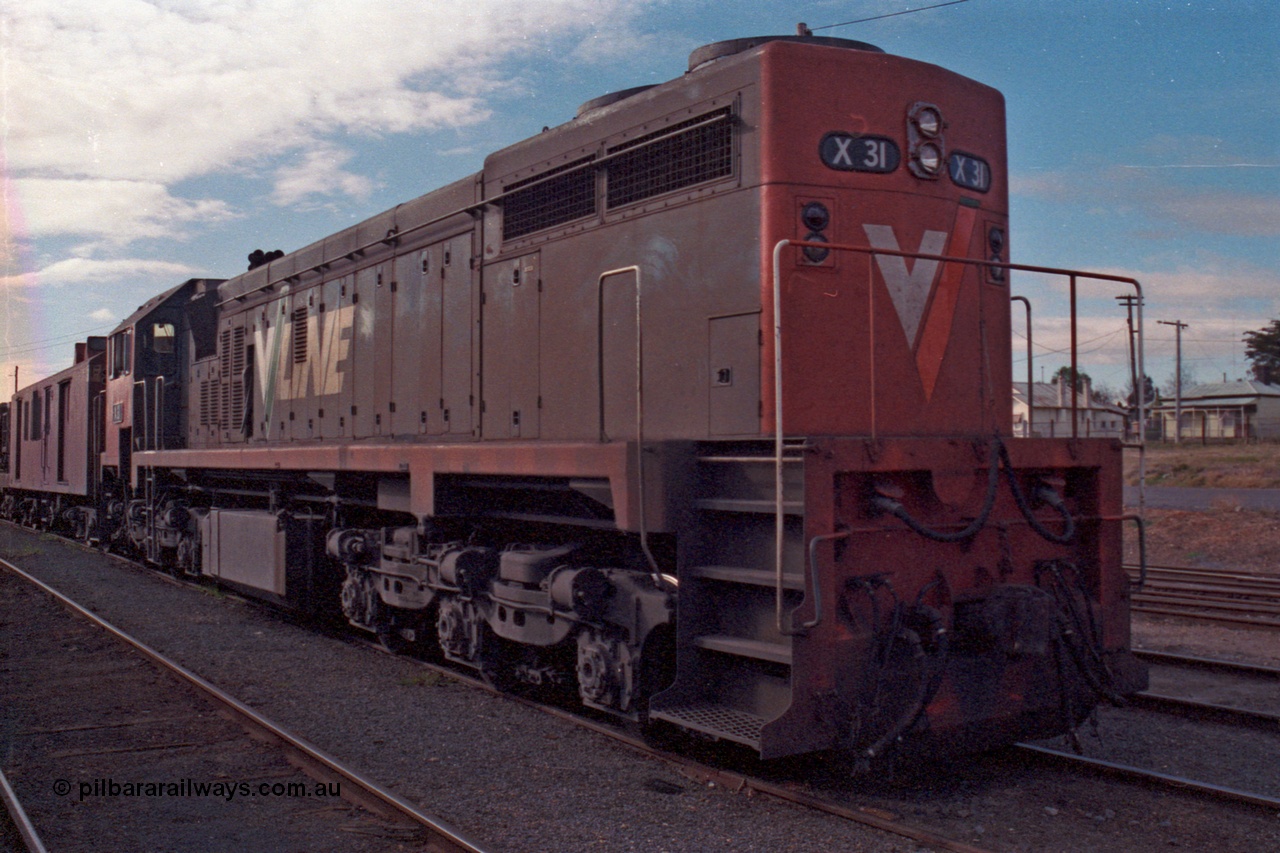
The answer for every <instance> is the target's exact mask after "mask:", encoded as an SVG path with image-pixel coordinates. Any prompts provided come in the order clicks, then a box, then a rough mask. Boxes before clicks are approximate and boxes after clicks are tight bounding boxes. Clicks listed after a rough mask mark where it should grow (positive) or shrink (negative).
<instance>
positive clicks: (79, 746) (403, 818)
mask: <svg viewBox="0 0 1280 853" xmlns="http://www.w3.org/2000/svg"><path fill="white" fill-rule="evenodd" d="M0 570H3V573H7V577H8V578H10V580H11V581H14V582H16V581H17V580H20V581H21V582H22V583H24V584H26V585H27V586H28V588H29V589H31V590H39V592H40V593H41V594H43V595H46V596H49V597H51V598H52V599H54V600H56V601H57V602H58V603H59V604H60V605H61V606H62V607H63V608H65V609H66V610H68V611H70V616H71V617H74V623H75V624H70V623H72V622H73V620H72V619H68V620H67V622H68V623H69V624H67V625H63V624H59V626H58V628H57V629H56V631H52V632H49V633H52V634H53V635H54V639H53V640H52V645H51V646H50V647H49V649H52V651H54V652H55V653H56V654H57V656H58V660H59V662H60V663H66V664H67V670H69V671H64V668H63V667H62V666H59V667H58V668H57V669H56V670H55V669H53V668H51V667H49V660H48V658H47V653H48V651H49V649H45V650H41V649H38V648H37V649H31V648H28V647H30V646H34V645H37V644H36V643H24V644H23V646H24V648H23V651H22V653H21V654H20V653H18V652H17V651H15V652H13V653H11V654H10V655H8V656H6V658H5V660H4V668H5V670H6V671H7V673H8V677H9V678H10V679H11V683H12V684H13V686H12V687H11V688H10V689H9V693H10V695H9V696H8V699H9V701H11V702H14V703H15V704H17V702H18V701H20V700H23V699H32V698H33V695H34V697H35V698H34V700H33V701H34V702H35V703H36V705H37V707H35V708H34V709H22V710H19V711H18V712H17V713H15V714H13V716H14V717H16V718H18V719H20V720H22V723H23V729H21V730H19V731H17V732H16V733H14V734H13V735H12V737H13V738H14V739H15V740H22V741H23V744H24V746H23V752H24V754H25V753H26V752H28V751H29V752H30V754H29V755H26V760H24V762H22V764H23V767H24V769H26V770H27V771H28V772H27V773H26V774H25V775H26V777H27V778H26V779H25V782H26V785H25V786H24V787H25V790H27V791H28V792H29V793H33V794H34V795H35V796H34V797H33V799H32V802H33V803H36V802H38V803H39V806H40V812H42V813H44V814H46V815H47V814H51V813H52V814H56V813H57V812H58V811H59V806H61V810H63V811H65V808H66V805H67V804H68V803H72V802H74V801H76V800H77V793H76V792H77V791H78V801H79V802H84V801H85V799H86V797H87V798H88V799H90V800H92V801H94V802H95V804H96V803H101V802H103V801H104V800H110V799H113V798H114V799H120V798H122V797H123V798H125V799H128V798H130V797H133V798H141V799H144V800H145V801H146V802H147V803H148V804H149V805H152V808H159V807H157V806H154V804H155V803H156V802H162V803H166V804H167V803H174V802H178V803H180V804H182V806H186V805H187V804H189V802H190V801H191V799H192V798H193V797H194V798H195V799H204V800H205V801H213V802H216V801H218V800H219V799H221V800H224V801H225V802H226V803H231V802H232V801H233V800H234V799H235V796H236V795H239V796H241V797H242V798H248V799H247V800H246V799H242V800H241V802H242V803H246V804H253V805H254V806H257V805H259V804H260V803H261V800H255V799H254V798H255V797H262V796H266V797H271V796H277V797H297V798H299V799H298V802H297V803H296V806H295V804H294V803H292V802H291V803H289V804H288V810H284V809H283V807H282V808H281V809H277V810H275V811H276V812H279V814H277V813H275V812H273V813H272V815H271V816H270V817H269V820H277V819H281V817H280V815H281V814H283V816H284V818H283V819H287V820H302V821H306V820H311V819H312V818H313V817H314V818H315V819H316V820H318V821H323V820H332V819H333V818H335V817H337V818H339V820H340V821H345V820H349V818H348V817H347V815H346V814H345V812H346V811H348V810H349V807H347V808H346V809H344V814H343V815H337V814H336V813H333V812H334V810H333V809H332V807H331V805H332V804H331V803H323V802H322V804H321V806H320V808H317V807H316V802H315V801H312V802H309V803H308V802H304V801H303V799H304V798H306V797H309V796H315V795H319V794H318V790H319V789H318V788H313V787H310V786H308V785H303V786H301V787H298V786H299V785H300V783H297V782H293V783H286V782H285V781H284V779H285V778H286V777H287V776H292V775H293V774H294V773H296V770H297V769H301V770H302V771H303V773H304V774H305V775H306V776H308V777H310V779H312V780H317V781H318V783H319V784H320V785H323V786H324V790H325V792H326V793H327V794H328V795H329V796H330V798H331V799H337V798H338V797H341V799H342V800H344V801H346V803H348V804H351V805H354V806H357V807H359V808H360V809H363V810H364V812H363V813H358V814H368V815H371V816H372V817H373V820H372V821H369V823H370V826H369V827H368V828H366V827H364V826H361V825H356V826H355V828H354V829H353V828H352V825H350V824H348V823H342V824H340V825H338V826H335V829H345V830H346V831H348V832H356V833H359V834H366V835H369V836H371V837H374V836H381V838H382V842H376V843H383V842H385V841H386V839H387V838H396V839H398V840H400V841H403V842H406V843H410V844H413V845H414V846H420V847H422V848H423V849H430V850H432V851H440V853H463V852H464V851H469V853H480V851H481V848H480V847H479V846H478V845H476V844H475V843H474V842H472V841H471V840H469V839H467V838H466V837H464V836H463V835H461V834H460V833H458V832H457V831H456V830H454V829H452V828H450V827H449V826H447V825H446V824H444V823H443V822H441V821H439V820H438V819H436V818H434V817H432V816H430V815H427V814H425V813H423V812H422V811H420V810H419V809H417V808H416V807H415V806H413V805H412V804H411V803H409V802H407V801H406V800H404V799H402V798H401V797H399V796H397V795H396V794H394V793H392V792H390V791H387V790H386V789H384V788H382V787H381V786H379V785H378V784H376V783H375V782H373V781H372V780H370V779H368V778H366V777H364V776H362V775H361V774H359V773H357V772H355V771H353V770H351V769H350V768H347V767H345V766H343V765H342V764H341V763H340V762H339V761H337V760H336V759H334V758H333V757H331V756H329V755H327V754H325V753H323V752H321V751H320V750H318V749H316V748H315V747H313V746H311V745H310V744H307V743H306V742H304V741H302V740H300V739H299V738H297V737H295V736H294V735H292V734H291V733H289V732H288V731H286V730H284V729H282V728H281V727H279V726H277V725H276V724H274V723H272V722H271V721H270V720H268V719H266V718H265V717H263V716H262V715H260V714H258V713H257V712H255V711H254V710H253V709H252V708H250V707H248V706H247V705H245V704H244V703H242V702H240V701H239V700H237V699H236V698H235V697H233V696H230V695H229V694H227V693H225V692H224V691H222V690H220V689H218V688H217V687H215V686H214V685H212V684H211V683H209V682H208V681H206V680H204V679H202V678H200V677H199V676H198V675H196V674H194V673H192V672H190V671H188V670H187V669H185V668H184V667H182V666H181V665H179V664H178V663H176V662H175V661H173V660H171V659H169V658H168V657H166V656H164V655H163V654H161V653H160V652H158V651H156V650H155V649H153V648H151V647H149V646H147V645H146V644H144V643H142V642H140V641H139V640H136V639H134V638H133V637H131V636H129V635H128V634H126V633H125V632H123V631H121V630H120V629H118V628H116V627H115V626H113V625H111V624H110V623H108V622H107V621H105V620H104V619H102V618H101V617H99V616H97V615H96V614H94V613H92V612H91V611H89V610H87V609H86V608H84V607H82V606H81V605H80V604H78V603H76V602H74V601H72V600H71V599H70V598H68V597H67V596H65V595H63V594H62V593H61V592H59V591H57V590H55V589H53V588H52V587H50V586H49V585H47V584H45V583H44V582H43V581H41V580H39V579H37V578H35V577H34V576H32V575H30V574H28V573H27V572H25V571H23V570H22V569H20V568H18V567H17V566H15V565H13V564H12V563H9V562H8V561H5V560H0ZM11 594H12V590H11ZM35 606H37V607H38V606H39V605H38V603H37V604H36V605H35ZM9 617H10V619H11V620H13V619H14V613H13V612H12V611H11V612H10V614H9ZM44 617H45V619H46V620H48V619H49V618H51V614H49V613H48V612H45V613H44ZM53 618H56V614H54V615H53ZM10 627H12V625H10ZM42 627H43V628H48V627H49V626H48V625H43V626H42ZM95 628H96V629H100V630H101V631H102V632H105V634H106V639H107V640H108V641H107V642H106V643H104V642H102V641H103V639H104V638H103V637H102V636H101V635H99V634H97V633H96V632H94V631H93V629H95ZM25 636H26V637H28V638H30V637H32V635H31V634H27V635H25ZM15 645H17V644H15ZM130 651H132V652H134V653H136V654H138V655H141V657H142V658H143V660H144V661H145V662H146V664H149V665H150V666H146V665H141V666H140V665H139V664H138V662H137V660H136V657H134V656H130V655H129V654H128V652H130ZM122 652H123V653H122ZM166 672H167V673H168V674H169V675H171V676H174V677H176V678H177V679H178V681H179V683H180V684H181V685H182V686H183V687H184V688H187V689H190V690H194V691H195V692H196V693H197V694H198V696H199V698H200V699H204V700H206V701H207V702H209V703H210V704H212V705H213V706H215V707H216V712H215V713H214V714H208V713H202V712H200V711H199V710H198V709H199V707H200V703H199V701H193V700H192V699H191V698H190V697H187V698H176V699H175V698H174V697H171V696H169V695H168V694H169V693H172V692H173V687H172V682H170V681H166V680H165V679H164V677H163V674H164V673H166ZM50 691H52V693H50ZM67 691H72V692H82V696H83V698H82V701H81V702H79V703H76V702H75V701H74V699H73V698H72V697H71V696H67V697H66V699H65V704H66V705H67V706H74V710H73V711H71V712H70V713H69V714H68V713H65V712H64V713H60V714H55V715H48V714H44V715H42V714H41V713H40V712H39V711H40V709H39V706H40V705H44V706H45V707H48V706H50V705H53V704H58V702H57V698H56V697H57V695H58V694H59V692H63V693H65V692H67ZM157 691H159V693H160V694H164V695H165V698H164V699H163V700H161V701H160V702H159V703H156V702H155V701H154V700H153V699H152V695H153V694H157ZM122 697H129V699H123V698H122ZM130 699H137V700H138V701H137V703H133V702H131V701H129V700H130ZM99 706H105V711H104V712H103V713H98V711H101V710H103V708H100V707H99ZM157 709H159V710H157ZM62 710H63V711H65V710H66V709H62ZM215 717H223V718H230V719H232V720H233V721H234V723H233V725H231V726H229V727H228V726H226V725H220V723H219V720H217V719H214V718H215ZM225 721H226V720H225V719H224V720H223V721H222V722H224V723H225ZM227 728H231V729H232V730H233V731H232V732H230V733H228V732H227V731H226V729H227ZM143 730H146V731H148V734H147V735H143V736H141V737H140V738H136V739H131V738H130V737H129V736H128V735H124V734H122V733H124V732H129V733H136V732H138V731H143ZM246 730H247V731H246ZM157 731H162V732H163V734H161V735H159V737H158V738H157V735H156V732H157ZM86 735H87V736H89V740H88V741H87V742H81V741H80V740H76V741H75V745H73V746H71V747H70V748H67V746H66V741H67V739H74V738H76V737H77V736H86ZM95 735H100V736H99V737H97V738H96V739H95V738H94V736H95ZM241 739H243V740H244V741H246V742H251V743H253V744H256V746H254V747H253V749H254V750H257V751H262V750H264V747H263V746H261V745H262V744H265V745H266V747H265V749H267V750H269V751H272V753H273V754H272V755H271V756H270V757H268V758H266V759H264V760H262V761H257V760H255V759H253V758H247V759H242V757H241V756H240V751H241V750H242V744H241V742H240V740H241ZM157 740H159V742H157ZM46 742H50V743H53V744H54V745H59V744H61V747H62V748H56V749H52V750H50V749H47V748H45V746H44V745H45V743H46ZM31 744H34V745H31ZM190 753H194V756H195V757H194V758H193V759H192V760H189V761H182V762H181V763H179V761H175V760H173V759H174V756H176V755H179V754H190ZM206 754H207V755H209V756H213V758H205V757H204V756H205V755H206ZM228 754H232V755H233V756H234V757H233V759H227V758H226V756H227V755H228ZM276 754H278V756H279V757H280V758H282V761H281V760H279V759H278V758H277V755H276ZM136 755H141V756H143V758H142V760H141V761H140V762H134V763H132V764H130V763H128V761H129V759H128V757H129V756H136ZM103 756H109V757H110V759H109V760H107V761H106V762H98V761H97V759H98V758H101V757H103ZM121 757H124V759H123V760H124V763H121V761H119V760H117V759H119V758H121ZM159 757H163V759H164V760H163V761H161V760H160V758H159ZM226 762H230V763H226ZM279 764H283V765H284V766H285V767H292V768H294V769H293V770H285V771H284V775H281V772H280V771H279V770H278V769H276V770H273V769H272V768H273V766H276V765H279ZM210 765H212V766H214V767H216V768H220V769H218V770H210V771H206V772H207V773H208V776H207V778H194V779H193V778H191V777H189V776H186V775H178V774H179V773H183V774H185V773H192V772H199V770H196V771H192V770H191V769H190V768H192V767H196V768H203V767H208V766H210ZM104 767H105V768H107V769H103V768H104ZM179 767H181V768H182V769H181V770H179V769H178V768H179ZM90 768H92V769H90ZM241 768H247V769H241ZM264 768H265V769H264ZM236 772H240V773H246V774H247V777H237V776H236V775H233V774H234V773H236ZM41 773H43V774H44V775H47V776H50V777H52V776H58V777H59V778H57V779H56V780H53V779H51V778H50V779H46V778H44V775H40V774H41ZM157 773H159V774H161V775H164V774H168V775H166V776H165V778H164V779H157V778H156V774H157ZM63 777H71V778H70V779H68V778H63ZM225 777H230V779H231V780H233V781H228V779H227V778H225ZM72 780H75V782H74V784H73V781H72ZM140 780H146V781H145V782H144V781H140ZM215 780H217V781H215ZM217 785H221V786H222V787H221V788H218V789H217V793H214V794H211V795H205V794H200V793H198V792H199V791H200V790H201V787H202V786H204V787H209V788H210V789H211V790H213V789H214V786H217ZM134 786H147V787H146V788H145V789H144V788H142V787H138V789H137V791H136V793H135V792H134ZM6 787H8V786H6ZM277 789H278V790H279V793H277ZM49 790H52V792H53V793H54V794H55V795H56V797H55V798H50V797H48V792H49ZM157 791H158V792H159V793H157ZM286 792H287V793H286ZM7 794H8V795H6V797H5V800H6V804H7V805H10V812H11V814H13V815H14V821H15V823H17V824H18V827H19V831H20V832H22V834H23V836H24V840H25V841H26V843H27V846H28V848H29V849H31V850H37V849H41V848H40V847H38V846H35V845H38V844H39V840H38V835H39V832H38V830H37V827H36V824H34V823H33V822H32V821H31V820H27V819H25V813H23V811H22V808H21V806H19V805H18V799H17V796H16V795H13V791H12V788H9V789H8V792H7ZM10 795H12V796H10ZM157 797H159V798H160V799H159V800H157V799H156V798H157ZM10 801H11V802H12V804H10ZM184 801H186V802H184ZM247 808H248V806H247V805H246V809H247ZM32 810H33V813H34V810H35V805H33V806H32ZM197 810H198V808H197ZM86 811H92V810H86ZM189 811H190V809H186V810H185V811H182V812H181V816H180V818H179V820H180V821H181V820H187V819H189V818H190V814H188V812H189ZM324 812H329V814H322V813H324ZM19 814H23V817H19ZM131 814H132V813H131ZM161 814H162V815H163V814H166V812H164V811H163V810H161ZM37 817H38V815H37ZM162 819H163V818H162ZM232 819H233V821H234V820H236V818H235V817H234V816H233V818H232ZM73 822H74V821H73ZM59 823H61V821H59ZM24 826H25V827H26V829H24ZM163 831H164V830H163V829H162V830H161V832H163ZM46 834H47V833H46ZM156 838H157V836H156V835H152V836H150V839H149V840H150V841H154V840H155V839H156ZM63 843H66V842H65V841H64V842H63ZM146 843H147V841H143V842H142V844H143V845H145V844H146ZM72 846H74V844H73V845H72ZM353 846H358V845H354V844H353ZM361 849H363V847H362V848H361Z"/></svg>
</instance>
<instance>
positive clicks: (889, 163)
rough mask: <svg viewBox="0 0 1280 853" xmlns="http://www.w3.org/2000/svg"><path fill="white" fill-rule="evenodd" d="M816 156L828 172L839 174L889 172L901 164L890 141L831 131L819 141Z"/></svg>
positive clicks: (897, 152) (898, 154)
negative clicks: (832, 170)
mask: <svg viewBox="0 0 1280 853" xmlns="http://www.w3.org/2000/svg"><path fill="white" fill-rule="evenodd" d="M818 156H820V157H821V158H822V162H823V164H825V165H826V166H827V167H828V168H830V169H836V170H837V171H841V172H881V173H884V172H892V171H893V170H894V169H896V168H898V163H899V162H900V161H901V160H902V153H901V152H900V151H899V149H898V145H897V143H895V142H894V141H893V140H892V139H887V138H885V137H883V136H856V135H854V134H852V133H840V132H839V131H834V130H833V131H832V132H830V133H828V134H827V135H826V136H824V137H822V143H821V144H820V145H819V146H818Z"/></svg>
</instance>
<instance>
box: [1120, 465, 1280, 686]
mask: <svg viewBox="0 0 1280 853" xmlns="http://www.w3.org/2000/svg"><path fill="white" fill-rule="evenodd" d="M1135 459H1136V455H1134V454H1129V453H1126V458H1125V469H1126V473H1127V474H1129V475H1130V476H1129V482H1130V483H1135V484H1136V482H1137V478H1136V464H1134V463H1135ZM1147 482H1148V484H1152V485H1167V486H1217V487H1224V488H1251V487H1252V488H1280V445H1275V444H1264V445H1243V446H1242V445H1224V446H1208V447H1202V446H1199V445H1190V446H1187V445H1184V446H1183V447H1181V448H1178V447H1174V446H1172V445H1170V446H1156V447H1154V448H1149V449H1148V452H1147ZM1146 519H1147V524H1146V528H1147V562H1148V563H1150V564H1151V565H1173V566H1196V567H1202V568H1219V569H1238V570H1243V571H1247V572H1253V573H1256V574H1270V575H1276V574H1280V513H1277V512H1265V511H1254V510H1242V509H1240V508H1239V507H1235V506H1230V505H1222V506H1215V507H1212V508H1210V509H1208V510H1204V511H1199V512H1184V511H1181V510H1162V509H1149V510H1147V512H1146ZM1125 559H1126V561H1128V562H1136V561H1137V559H1138V546H1137V535H1136V532H1135V530H1134V528H1133V527H1132V526H1129V527H1127V528H1126V530H1125ZM1133 639H1134V645H1135V646H1138V647H1141V648H1146V649H1154V650H1160V651H1169V652H1177V653H1181V654H1195V655H1205V656H1209V657H1220V658H1224V659H1227V660H1237V661H1245V662H1249V663H1256V664H1263V665H1266V666H1280V636H1277V635H1276V633H1275V632H1274V631H1269V630H1266V629H1261V628H1247V627H1234V626H1230V625H1213V624H1209V623H1202V622H1194V621H1191V620H1187V619H1178V618H1174V617H1166V616H1154V615H1148V614H1143V613H1135V614H1134V616H1133Z"/></svg>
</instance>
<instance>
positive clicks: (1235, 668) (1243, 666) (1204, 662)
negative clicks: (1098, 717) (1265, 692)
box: [1133, 649, 1280, 679]
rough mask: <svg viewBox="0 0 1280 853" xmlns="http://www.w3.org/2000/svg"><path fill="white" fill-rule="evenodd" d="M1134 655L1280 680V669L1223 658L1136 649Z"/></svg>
mask: <svg viewBox="0 0 1280 853" xmlns="http://www.w3.org/2000/svg"><path fill="white" fill-rule="evenodd" d="M1133 653H1134V655H1136V656H1137V657H1139V658H1142V659H1143V660H1147V661H1151V662H1152V663H1164V664H1171V665H1173V666H1184V667H1190V668H1195V669H1210V670H1218V671H1220V672H1229V673H1238V674H1241V675H1249V676H1254V677H1258V678H1275V679H1280V667H1275V666H1264V665H1262V664H1256V663H1238V662H1236V661H1230V660H1223V659H1222V658H1206V657H1198V656H1196V655H1180V654H1175V653H1173V652H1158V651H1155V650H1154V649H1134V650H1133Z"/></svg>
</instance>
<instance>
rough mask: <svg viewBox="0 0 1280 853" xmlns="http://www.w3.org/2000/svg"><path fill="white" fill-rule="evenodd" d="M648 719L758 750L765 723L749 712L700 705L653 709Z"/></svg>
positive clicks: (762, 719)
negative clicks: (673, 724)
mask: <svg viewBox="0 0 1280 853" xmlns="http://www.w3.org/2000/svg"><path fill="white" fill-rule="evenodd" d="M649 717H650V719H655V720H666V721H667V722H671V723H675V724H676V725H678V726H683V727H685V728H687V729H692V730H693V731H698V732H703V733H704V734H709V735H713V736H714V737H717V738H723V739H724V740H731V741H735V742H737V743H743V744H746V745H747V746H751V747H755V748H757V749H759V747H760V732H761V731H762V730H763V729H764V725H765V723H767V722H768V720H766V719H765V718H764V717H760V716H757V715H755V714H752V713H750V712H749V711H743V710H741V709H738V708H729V707H726V706H724V705H715V704H712V703H710V702H700V701H692V702H687V703H685V704H681V705H673V706H671V707H668V708H662V709H656V710H653V711H651V712H650V714H649Z"/></svg>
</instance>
